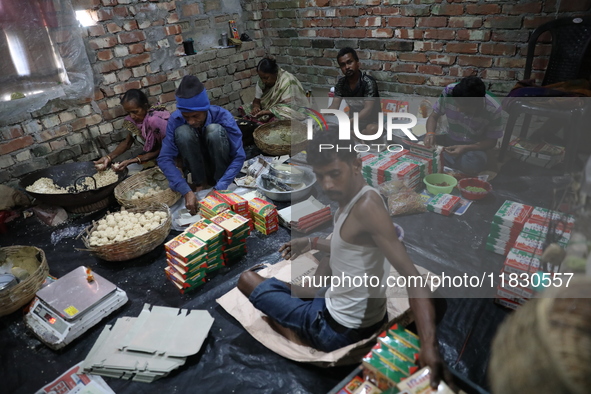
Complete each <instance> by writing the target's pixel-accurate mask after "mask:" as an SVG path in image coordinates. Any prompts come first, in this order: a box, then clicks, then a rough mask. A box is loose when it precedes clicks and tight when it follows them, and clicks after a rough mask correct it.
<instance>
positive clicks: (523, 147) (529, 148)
mask: <svg viewBox="0 0 591 394" xmlns="http://www.w3.org/2000/svg"><path fill="white" fill-rule="evenodd" d="M509 149H510V152H511V155H512V156H513V157H515V158H517V159H519V160H521V161H524V162H526V163H530V164H533V165H536V166H540V167H545V168H552V167H554V166H555V165H556V164H558V163H560V162H561V161H562V160H563V159H564V152H565V149H564V147H562V146H558V145H552V144H549V143H547V142H534V141H526V140H522V139H520V138H516V139H514V140H513V141H511V142H510V143H509Z"/></svg>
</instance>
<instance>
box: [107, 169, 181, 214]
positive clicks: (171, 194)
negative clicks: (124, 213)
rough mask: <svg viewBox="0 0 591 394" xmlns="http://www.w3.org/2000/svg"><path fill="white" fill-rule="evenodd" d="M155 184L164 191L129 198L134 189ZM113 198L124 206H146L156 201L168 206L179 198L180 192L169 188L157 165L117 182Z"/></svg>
mask: <svg viewBox="0 0 591 394" xmlns="http://www.w3.org/2000/svg"><path fill="white" fill-rule="evenodd" d="M155 186H159V187H160V188H161V189H164V191H161V192H159V193H157V194H156V195H153V196H149V197H144V198H140V199H137V200H132V199H131V197H132V195H133V194H134V193H135V192H136V191H138V190H140V189H142V188H147V187H155ZM115 198H116V199H117V201H119V204H121V205H123V206H124V207H126V208H131V207H146V206H149V205H152V204H157V203H163V204H166V205H168V206H169V207H170V206H172V205H174V203H176V202H177V201H178V200H179V198H181V194H180V193H179V192H175V191H173V190H172V189H171V188H170V186H169V185H168V180H167V179H166V177H165V176H164V174H163V173H162V171H161V170H160V168H159V167H153V168H150V169H149V170H145V171H142V172H139V173H137V174H135V175H133V176H130V177H129V178H127V179H125V180H124V181H123V182H121V183H120V184H118V185H117V187H116V188H115Z"/></svg>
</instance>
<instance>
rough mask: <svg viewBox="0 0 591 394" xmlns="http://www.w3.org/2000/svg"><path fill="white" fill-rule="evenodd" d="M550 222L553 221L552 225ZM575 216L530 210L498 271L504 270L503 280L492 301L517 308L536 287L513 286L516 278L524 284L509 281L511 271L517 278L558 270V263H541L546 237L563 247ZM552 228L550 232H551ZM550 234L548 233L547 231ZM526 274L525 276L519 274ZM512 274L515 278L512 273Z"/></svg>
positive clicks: (533, 293)
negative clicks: (553, 264)
mask: <svg viewBox="0 0 591 394" xmlns="http://www.w3.org/2000/svg"><path fill="white" fill-rule="evenodd" d="M551 223H552V225H551ZM573 226H574V217H573V216H572V215H564V214H561V213H559V212H555V211H550V210H548V209H545V208H540V207H535V208H533V209H532V210H531V214H530V216H529V218H528V219H527V220H526V221H525V224H524V225H523V228H522V230H521V232H520V233H519V235H518V236H517V237H516V239H515V242H514V244H513V245H512V247H511V249H510V250H509V253H508V254H507V258H506V259H505V263H504V264H503V269H502V271H501V273H504V274H505V281H504V286H503V283H501V284H500V285H499V287H498V288H497V295H496V297H497V298H496V299H495V302H496V303H498V304H500V305H503V306H505V307H507V308H510V309H517V308H518V307H519V306H520V305H523V304H524V303H525V302H526V301H527V300H529V299H530V298H532V297H533V296H534V295H535V290H533V289H532V288H526V287H523V286H519V285H517V286H512V285H515V284H516V282H517V283H518V284H523V283H524V282H525V280H519V281H511V282H510V281H509V279H510V278H511V276H510V275H511V274H516V275H519V276H518V278H522V279H523V278H531V277H532V275H533V274H534V273H536V272H538V271H540V270H542V271H545V272H547V271H548V270H549V268H551V269H552V272H550V273H554V272H558V267H557V266H554V267H548V266H542V262H541V257H542V253H543V252H544V248H545V247H546V246H547V245H546V243H547V240H552V241H554V242H556V243H558V245H560V246H561V247H563V248H566V246H567V244H568V241H569V239H570V234H571V230H572V227H573ZM551 231H553V235H552V234H551ZM549 234H550V235H549ZM523 274H525V275H526V276H522V275H523ZM513 277H514V278H517V277H515V276H513Z"/></svg>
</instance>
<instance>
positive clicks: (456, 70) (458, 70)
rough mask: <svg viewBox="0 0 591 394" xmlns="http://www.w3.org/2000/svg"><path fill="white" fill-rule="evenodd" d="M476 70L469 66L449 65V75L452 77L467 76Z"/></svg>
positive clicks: (476, 72)
mask: <svg viewBox="0 0 591 394" xmlns="http://www.w3.org/2000/svg"><path fill="white" fill-rule="evenodd" d="M477 74H478V70H476V69H475V68H471V67H450V68H449V75H450V76H452V77H461V78H464V77H469V76H471V75H477Z"/></svg>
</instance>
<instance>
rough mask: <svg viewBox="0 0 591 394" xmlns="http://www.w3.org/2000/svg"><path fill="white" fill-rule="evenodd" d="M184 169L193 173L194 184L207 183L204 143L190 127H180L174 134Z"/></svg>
mask: <svg viewBox="0 0 591 394" xmlns="http://www.w3.org/2000/svg"><path fill="white" fill-rule="evenodd" d="M174 142H175V144H176V146H177V147H178V150H179V153H180V156H181V159H182V161H183V167H184V168H185V170H188V171H189V172H190V173H191V178H192V180H193V183H194V184H195V185H197V186H201V185H202V184H204V183H205V181H206V172H205V166H204V160H203V154H202V143H201V139H200V138H199V135H198V134H197V131H196V130H195V129H194V128H192V127H191V126H189V125H186V124H185V125H182V126H179V127H178V128H177V129H176V130H175V132H174Z"/></svg>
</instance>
